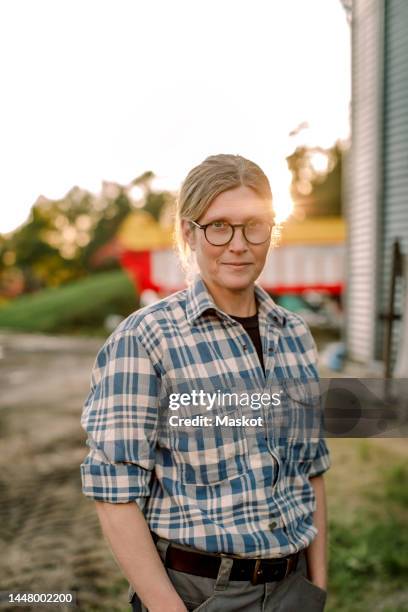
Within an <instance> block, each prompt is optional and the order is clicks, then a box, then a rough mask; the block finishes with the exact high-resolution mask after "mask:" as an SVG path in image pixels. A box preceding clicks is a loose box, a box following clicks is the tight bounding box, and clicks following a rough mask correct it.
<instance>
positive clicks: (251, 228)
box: [190, 219, 272, 246]
mask: <svg viewBox="0 0 408 612" xmlns="http://www.w3.org/2000/svg"><path fill="white" fill-rule="evenodd" d="M190 223H192V224H193V225H195V226H196V227H198V228H199V229H201V230H204V236H205V238H206V240H207V242H209V243H210V244H212V245H213V246H225V245H226V244H228V243H229V242H231V240H232V239H233V237H234V234H235V229H236V228H237V227H242V234H243V236H244V238H245V240H246V241H247V242H249V244H263V243H264V242H266V241H267V240H269V238H270V235H271V231H272V224H271V223H268V222H267V221H262V220H260V219H252V220H251V221H248V222H247V223H239V224H235V225H232V223H228V222H227V221H212V223H206V224H205V225H201V224H200V223H197V222H196V221H190Z"/></svg>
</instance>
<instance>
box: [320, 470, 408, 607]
mask: <svg viewBox="0 0 408 612" xmlns="http://www.w3.org/2000/svg"><path fill="white" fill-rule="evenodd" d="M407 482H408V468H407V466H406V465H405V464H401V465H398V466H396V467H394V468H393V469H392V470H390V471H388V472H386V474H385V477H384V486H383V487H382V488H381V491H380V490H379V491H377V492H376V493H377V494H376V496H375V499H376V503H377V504H378V505H379V506H380V507H381V510H382V511H383V512H382V514H381V513H380V514H378V513H377V512H375V511H374V512H373V511H372V510H366V511H364V512H363V513H362V515H361V516H360V517H359V519H358V520H356V521H355V522H354V523H353V524H352V525H351V526H350V525H344V524H341V523H339V522H331V523H330V525H329V534H330V536H329V538H330V540H329V543H330V568H329V576H330V584H329V592H330V598H329V602H330V605H329V608H328V609H329V610H336V611H337V610H340V611H343V610H344V611H347V612H349V611H352V610H366V609H370V597H371V598H372V597H373V588H374V591H375V592H376V589H377V590H378V589H379V587H381V597H383V598H384V597H386V596H387V595H388V596H390V597H392V596H393V593H398V592H399V591H401V590H403V589H404V587H405V586H406V583H407V577H408V529H407V519H406V508H407V505H408V502H407ZM369 498H371V499H372V496H370V495H369ZM374 510H375V509H374ZM403 517H405V518H403ZM375 592H374V596H375ZM390 609H391V608H390ZM393 609H394V608H393Z"/></svg>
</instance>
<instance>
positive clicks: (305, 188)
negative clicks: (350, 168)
mask: <svg viewBox="0 0 408 612" xmlns="http://www.w3.org/2000/svg"><path fill="white" fill-rule="evenodd" d="M342 155H343V148H342V147H341V145H340V144H339V143H336V145H335V146H334V147H332V148H331V149H323V148H321V147H314V148H307V147H298V148H297V149H296V151H295V152H294V153H293V154H292V155H290V156H289V157H288V158H287V161H288V166H289V169H290V170H291V172H292V176H293V180H292V189H291V193H292V198H293V200H294V202H295V212H294V214H295V216H298V217H302V218H305V217H321V216H340V215H341V213H342V193H341V180H342V179H341V176H342Z"/></svg>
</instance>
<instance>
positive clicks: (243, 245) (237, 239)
mask: <svg viewBox="0 0 408 612" xmlns="http://www.w3.org/2000/svg"><path fill="white" fill-rule="evenodd" d="M243 229H244V228H243V227H236V228H235V232H234V235H233V237H232V240H231V242H230V243H229V244H228V248H229V250H230V251H233V252H234V253H237V252H239V253H241V252H243V251H247V250H248V243H247V241H246V240H245V238H244V234H243Z"/></svg>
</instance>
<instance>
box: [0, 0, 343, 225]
mask: <svg viewBox="0 0 408 612" xmlns="http://www.w3.org/2000/svg"><path fill="white" fill-rule="evenodd" d="M349 46H350V33H349V26H348V25H347V21H346V16H345V13H344V10H343V8H342V6H341V2H340V0H308V1H307V2H306V1H305V0H280V1H278V0H245V1H243V0H171V1H169V0H115V1H114V0H68V1H67V0H59V1H58V2H57V1H56V0H35V2H33V1H32V0H2V2H1V4H0V87H1V96H0V168H1V183H0V232H7V231H11V230H12V229H14V228H15V227H16V226H17V225H19V224H20V223H22V222H23V221H24V220H25V219H26V217H27V215H28V212H29V208H30V206H31V205H32V204H33V202H34V201H35V200H36V198H37V197H38V196H39V195H40V194H43V195H45V196H47V197H49V198H58V197H62V196H63V195H64V194H65V193H66V192H67V191H68V190H69V189H70V188H71V187H72V186H73V185H79V186H81V187H84V188H87V189H90V190H93V191H98V190H99V188H100V185H101V181H102V180H103V179H105V180H112V181H118V182H121V183H128V182H129V181H130V180H131V179H132V178H134V177H136V176H137V175H138V174H141V173H142V172H144V171H146V170H153V172H155V174H157V175H158V176H159V177H161V179H162V183H161V184H162V185H163V186H165V187H169V188H177V187H178V185H179V183H180V181H181V180H182V179H183V178H184V176H185V175H186V173H187V172H188V171H189V170H190V168H191V167H192V166H193V165H195V164H196V163H199V162H200V161H202V159H204V157H206V156H207V155H210V154H214V153H221V152H222V153H240V154H242V155H245V156H247V157H249V158H251V159H253V160H254V161H256V162H257V163H259V164H260V165H261V166H262V167H263V169H264V170H265V171H266V172H267V174H268V175H269V176H270V178H271V182H272V191H273V192H274V194H275V201H276V193H277V191H278V192H279V189H280V187H279V185H286V186H287V176H286V175H285V166H284V163H283V162H284V157H285V156H286V155H287V154H288V153H289V152H290V150H291V147H292V148H293V147H294V145H295V144H296V142H295V140H294V139H293V138H292V139H290V138H288V133H289V132H290V131H291V130H293V129H294V128H295V127H296V126H297V125H298V124H299V123H301V122H303V121H308V122H309V124H310V126H311V129H310V130H309V131H307V132H306V131H305V132H302V133H301V136H302V138H303V140H304V141H306V142H307V143H308V144H318V145H321V146H329V145H331V144H333V143H334V141H335V140H336V139H337V138H345V137H347V135H348V115H349V100H350V66H349V64H350V49H349ZM285 182H286V183H285ZM282 197H284V196H282Z"/></svg>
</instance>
